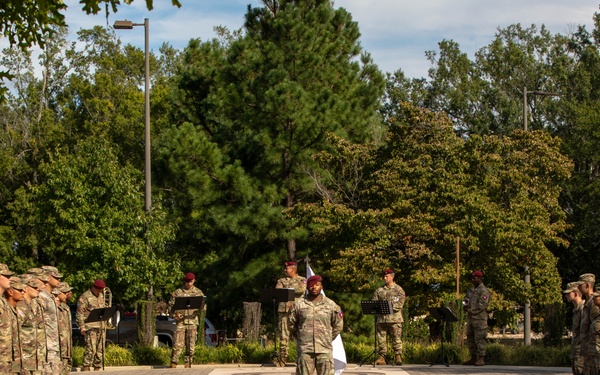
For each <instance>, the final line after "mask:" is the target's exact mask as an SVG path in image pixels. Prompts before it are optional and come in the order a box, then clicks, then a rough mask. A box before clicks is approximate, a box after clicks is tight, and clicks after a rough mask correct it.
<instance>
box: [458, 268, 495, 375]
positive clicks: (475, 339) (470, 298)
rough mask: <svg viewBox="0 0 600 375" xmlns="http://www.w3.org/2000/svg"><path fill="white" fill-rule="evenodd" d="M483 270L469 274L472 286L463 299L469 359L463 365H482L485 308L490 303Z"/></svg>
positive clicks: (485, 332)
mask: <svg viewBox="0 0 600 375" xmlns="http://www.w3.org/2000/svg"><path fill="white" fill-rule="evenodd" d="M482 279H483V272H481V271H475V272H473V273H472V274H471V281H472V282H473V288H471V289H470V290H469V291H468V292H467V296H466V297H465V299H464V300H463V304H464V309H465V310H466V311H467V346H468V347H469V352H470V354H471V359H469V360H468V361H466V362H464V363H463V365H475V366H484V365H485V362H484V358H485V349H486V341H487V331H488V325H487V319H488V314H487V308H488V304H489V303H490V291H489V290H488V289H487V288H486V287H485V285H483V281H482Z"/></svg>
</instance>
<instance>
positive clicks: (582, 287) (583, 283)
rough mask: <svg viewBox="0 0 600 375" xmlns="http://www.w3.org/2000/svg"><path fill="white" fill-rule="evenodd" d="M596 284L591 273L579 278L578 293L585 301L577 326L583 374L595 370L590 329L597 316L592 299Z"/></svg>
mask: <svg viewBox="0 0 600 375" xmlns="http://www.w3.org/2000/svg"><path fill="white" fill-rule="evenodd" d="M595 282H596V276H595V275H594V274H592V273H584V274H583V275H581V276H579V291H580V292H581V295H582V296H583V298H584V299H585V304H584V305H583V309H582V310H581V324H580V325H579V327H580V328H579V332H580V334H581V355H582V356H583V373H584V374H593V373H595V372H594V371H595V368H596V356H595V353H594V352H593V351H591V350H590V347H591V345H595V343H593V344H592V343H591V342H590V341H591V340H590V337H591V335H590V328H591V326H592V322H593V321H594V320H595V319H596V317H597V316H598V313H599V310H598V307H596V305H594V301H593V299H592V295H593V294H594V283H595Z"/></svg>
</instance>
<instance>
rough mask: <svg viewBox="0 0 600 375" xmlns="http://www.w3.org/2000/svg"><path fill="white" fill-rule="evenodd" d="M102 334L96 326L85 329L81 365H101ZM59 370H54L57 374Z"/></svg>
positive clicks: (96, 366)
mask: <svg viewBox="0 0 600 375" xmlns="http://www.w3.org/2000/svg"><path fill="white" fill-rule="evenodd" d="M103 339H104V335H103V334H102V330H100V329H98V328H90V329H88V330H87V331H85V351H84V352H83V367H94V368H99V367H102V351H103V350H104V345H103V342H102V340H103ZM58 373H59V372H55V374H58Z"/></svg>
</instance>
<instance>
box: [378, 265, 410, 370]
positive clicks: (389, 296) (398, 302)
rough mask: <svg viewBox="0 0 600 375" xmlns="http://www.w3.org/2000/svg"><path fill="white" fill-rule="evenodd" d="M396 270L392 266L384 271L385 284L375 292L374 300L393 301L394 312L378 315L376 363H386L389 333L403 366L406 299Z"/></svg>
mask: <svg viewBox="0 0 600 375" xmlns="http://www.w3.org/2000/svg"><path fill="white" fill-rule="evenodd" d="M394 276H395V274H394V270H392V269H391V268H388V269H386V270H385V271H383V280H384V281H385V285H384V286H382V287H380V288H378V289H377V290H376V291H375V293H374V294H373V300H376V301H390V302H391V303H392V309H393V311H392V314H389V315H377V325H376V327H377V329H376V332H377V341H378V343H379V357H378V358H377V360H376V361H375V364H376V365H385V364H386V362H385V355H386V353H387V334H388V333H389V334H390V336H391V338H392V346H393V348H394V355H395V358H394V359H395V362H396V364H397V365H400V366H402V323H403V322H404V318H403V317H402V308H403V307H404V301H405V300H406V294H405V293H404V289H402V287H401V286H400V285H398V284H396V283H395V282H394Z"/></svg>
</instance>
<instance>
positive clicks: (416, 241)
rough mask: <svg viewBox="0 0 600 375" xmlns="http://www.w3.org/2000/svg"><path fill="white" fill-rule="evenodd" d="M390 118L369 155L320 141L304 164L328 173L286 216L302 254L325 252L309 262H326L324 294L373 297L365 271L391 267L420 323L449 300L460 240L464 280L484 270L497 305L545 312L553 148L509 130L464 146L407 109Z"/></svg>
mask: <svg viewBox="0 0 600 375" xmlns="http://www.w3.org/2000/svg"><path fill="white" fill-rule="evenodd" d="M390 119H391V120H390V124H389V129H390V130H389V133H388V135H387V137H386V143H385V144H384V145H381V146H380V147H377V145H373V144H369V145H356V144H351V143H349V142H347V141H344V140H341V139H339V138H336V137H331V138H330V140H331V143H332V151H328V152H322V153H320V154H318V155H317V156H316V157H315V159H316V160H317V161H319V162H320V163H321V167H322V168H323V169H324V170H327V169H328V174H327V175H325V177H327V178H323V179H322V180H321V181H322V182H323V188H322V191H324V192H326V193H325V194H323V201H322V202H320V203H302V204H299V205H297V206H296V207H294V208H293V209H292V210H290V211H289V214H290V216H291V217H293V218H294V219H296V220H298V223H299V224H301V225H304V226H305V227H306V228H307V230H308V231H309V232H310V233H312V234H311V236H310V238H311V243H315V244H316V243H319V244H326V245H321V251H320V252H319V253H318V254H319V255H320V256H321V257H322V258H324V259H331V261H330V265H325V266H322V268H324V269H330V275H331V280H332V281H333V282H334V286H333V288H334V289H336V288H340V289H341V288H343V289H342V290H372V285H373V280H374V276H373V270H377V269H384V268H385V267H389V266H391V267H393V268H395V269H400V270H402V272H400V273H399V274H398V276H397V280H396V281H397V282H398V283H399V284H400V285H402V286H403V288H404V289H405V290H407V291H410V294H409V296H410V302H409V303H408V305H407V309H408V310H409V314H410V315H411V316H417V315H421V314H422V313H423V312H424V310H425V307H427V306H435V305H439V304H440V303H441V301H443V300H444V299H446V298H448V297H449V296H453V295H454V293H455V265H454V260H455V257H456V254H455V250H454V249H455V243H456V237H460V239H461V263H462V264H461V269H462V270H465V271H463V272H465V273H467V272H470V270H472V269H483V271H484V274H485V275H486V285H487V286H488V287H491V289H492V290H500V291H502V295H503V296H504V297H503V298H505V299H508V300H512V301H520V300H523V299H524V298H525V297H528V298H532V300H534V301H535V302H536V303H537V302H540V303H543V302H553V301H556V300H557V298H559V296H560V293H559V289H560V278H559V276H558V272H557V260H556V258H555V257H554V256H553V254H552V253H551V252H550V250H549V249H548V246H550V245H552V246H564V245H565V244H566V243H565V241H564V239H563V238H562V237H561V236H560V234H561V233H563V232H564V230H565V229H566V223H565V215H564V212H563V211H562V209H561V207H560V205H559V202H558V197H559V194H560V185H559V184H560V181H565V180H566V179H567V178H568V176H569V173H570V170H571V164H570V162H569V160H568V159H567V158H566V157H565V156H563V155H562V154H561V153H560V152H559V145H560V142H559V141H558V139H556V138H553V137H551V136H549V135H548V134H546V133H543V132H539V133H538V132H536V133H531V132H530V133H525V132H522V131H515V132H514V133H512V134H511V135H510V136H504V137H494V136H486V137H478V136H475V135H474V136H472V137H470V138H469V139H467V140H464V139H461V138H459V137H457V136H456V135H455V134H454V130H453V124H452V123H451V122H450V120H449V119H448V118H447V117H446V116H444V115H443V114H437V113H433V112H429V111H425V110H419V109H417V108H414V107H413V106H411V105H409V104H403V105H402V111H399V112H398V113H396V117H390ZM352 169H353V170H355V171H356V172H354V173H355V175H356V176H357V178H355V179H354V180H353V181H355V184H354V185H352V186H349V185H346V184H345V181H348V180H349V179H348V177H347V172H346V171H348V170H352ZM531 181H536V183H535V184H531ZM350 192H351V193H350ZM313 256H314V255H313ZM489 259H494V263H493V265H491V264H490V263H489ZM526 266H527V267H529V269H530V270H531V272H532V280H533V281H532V282H533V283H534V285H535V287H534V288H531V289H529V288H528V287H527V286H525V284H524V282H523V272H524V269H525V267H526ZM347 275H353V277H352V278H351V279H350V280H349V279H348V277H347ZM462 279H463V280H468V278H462ZM469 284H470V283H469ZM468 287H470V285H469V286H468ZM468 287H467V286H466V285H463V286H461V289H462V290H465V289H468Z"/></svg>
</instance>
